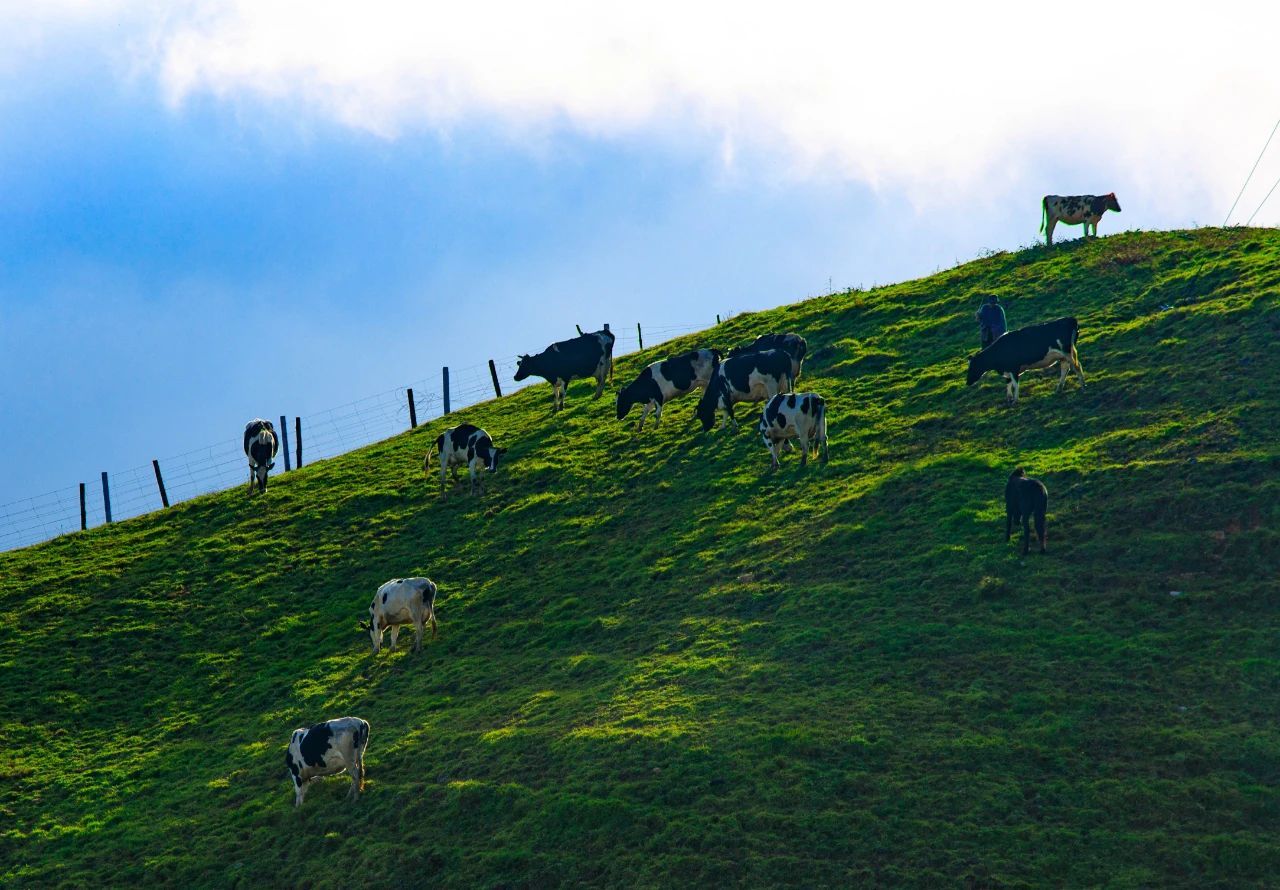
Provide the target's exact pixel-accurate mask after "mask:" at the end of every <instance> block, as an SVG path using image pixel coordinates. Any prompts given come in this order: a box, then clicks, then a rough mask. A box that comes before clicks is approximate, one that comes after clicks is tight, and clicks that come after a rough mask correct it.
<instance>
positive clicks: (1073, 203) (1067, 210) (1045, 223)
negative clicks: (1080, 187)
mask: <svg viewBox="0 0 1280 890" xmlns="http://www.w3.org/2000/svg"><path fill="white" fill-rule="evenodd" d="M1108 210H1114V211H1115V212H1116V213H1119V212H1120V202H1119V201H1117V200H1116V193H1115V192H1112V193H1111V194H1109V195H1045V196H1044V198H1042V199H1041V201H1040V231H1042V232H1044V242H1045V244H1046V245H1049V244H1052V243H1053V227H1054V226H1056V225H1057V224H1058V222H1059V221H1061V222H1064V223H1066V224H1067V225H1069V226H1078V225H1080V224H1081V223H1084V236H1085V237H1086V238H1088V237H1089V226H1093V236H1094V237H1095V238H1096V237H1098V220H1100V219H1102V214H1104V213H1106V212H1107V211H1108Z"/></svg>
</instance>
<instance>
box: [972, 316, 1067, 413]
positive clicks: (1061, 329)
mask: <svg viewBox="0 0 1280 890" xmlns="http://www.w3.org/2000/svg"><path fill="white" fill-rule="evenodd" d="M1079 337H1080V326H1079V325H1077V324H1076V320H1075V319H1074V318H1070V317H1067V318H1059V319H1056V320H1055V321H1048V322H1045V323H1044V324H1033V325H1030V326H1029V327H1025V328H1019V329H1018V330H1016V331H1010V332H1009V333H1007V334H1005V335H1004V336H1003V337H1001V338H1000V339H999V340H996V341H995V342H994V343H992V344H991V345H990V346H988V347H987V348H986V349H984V350H982V351H981V352H979V353H978V354H977V355H974V356H970V358H969V374H968V384H969V386H973V385H974V384H975V383H977V382H978V381H979V380H980V379H981V378H982V375H983V374H985V373H987V372H988V371H995V372H997V373H999V374H1003V375H1004V376H1005V377H1006V378H1007V379H1008V381H1009V382H1008V384H1007V385H1006V386H1005V398H1006V400H1007V401H1008V403H1009V404H1010V405H1012V404H1015V403H1016V402H1017V401H1018V378H1019V377H1020V376H1021V375H1022V372H1023V371H1026V370H1029V369H1032V368H1051V367H1053V366H1054V365H1057V366H1058V386H1057V388H1056V389H1054V392H1059V391H1061V389H1062V387H1063V385H1064V384H1065V383H1066V382H1067V372H1068V371H1069V370H1074V371H1075V372H1076V376H1077V377H1079V378H1080V386H1081V387H1082V388H1083V387H1084V369H1083V368H1082V367H1081V366H1080V356H1079V355H1078V354H1077V353H1076V340H1078V339H1079Z"/></svg>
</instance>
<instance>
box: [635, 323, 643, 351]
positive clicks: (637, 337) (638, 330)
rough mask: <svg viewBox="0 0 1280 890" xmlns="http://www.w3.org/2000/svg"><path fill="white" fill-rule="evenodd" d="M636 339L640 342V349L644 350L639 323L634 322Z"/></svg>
mask: <svg viewBox="0 0 1280 890" xmlns="http://www.w3.org/2000/svg"><path fill="white" fill-rule="evenodd" d="M636 339H638V340H639V341H640V348H641V349H644V333H643V332H642V331H641V330H640V322H638V321H637V322H636Z"/></svg>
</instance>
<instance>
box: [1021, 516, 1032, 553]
mask: <svg viewBox="0 0 1280 890" xmlns="http://www.w3.org/2000/svg"><path fill="white" fill-rule="evenodd" d="M1030 549H1031V513H1030V511H1028V512H1026V513H1023V514H1022V555H1023V556H1026V555H1027V551H1028V550H1030Z"/></svg>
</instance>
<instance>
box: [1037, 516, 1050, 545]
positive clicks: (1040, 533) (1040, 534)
mask: <svg viewBox="0 0 1280 890" xmlns="http://www.w3.org/2000/svg"><path fill="white" fill-rule="evenodd" d="M1036 537H1037V538H1039V539H1040V552H1041V553H1046V552H1048V551H1046V550H1045V546H1044V538H1045V535H1044V511H1043V510H1037V511H1036Z"/></svg>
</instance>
